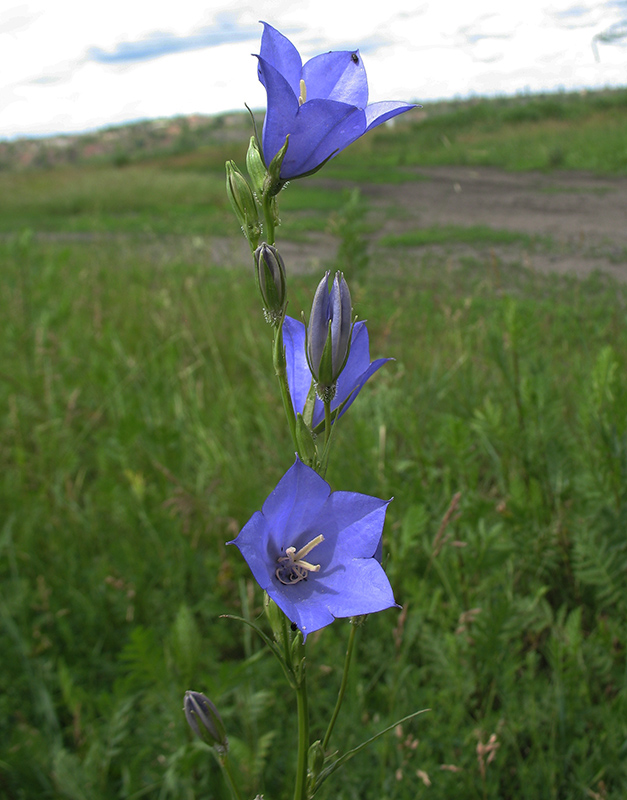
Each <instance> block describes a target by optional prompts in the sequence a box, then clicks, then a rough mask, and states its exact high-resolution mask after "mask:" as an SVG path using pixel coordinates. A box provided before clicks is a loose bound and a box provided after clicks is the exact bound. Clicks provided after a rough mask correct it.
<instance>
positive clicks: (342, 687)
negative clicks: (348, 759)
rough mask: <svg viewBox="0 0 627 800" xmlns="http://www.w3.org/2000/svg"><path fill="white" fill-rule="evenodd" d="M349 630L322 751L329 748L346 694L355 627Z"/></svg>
mask: <svg viewBox="0 0 627 800" xmlns="http://www.w3.org/2000/svg"><path fill="white" fill-rule="evenodd" d="M350 629H351V630H350V634H349V636H348V645H347V646H346V656H345V658H344V671H343V672H342V682H341V683H340V688H339V690H338V693H337V701H336V703H335V708H334V709H333V715H332V717H331V719H330V720H329V727H328V728H327V732H326V733H325V735H324V739H323V741H322V750H323V751H326V749H327V747H328V746H329V741H330V739H331V734H332V733H333V728H334V727H335V722H336V720H337V718H338V715H339V713H340V708H341V707H342V701H343V700H344V694H345V692H346V687H347V685H348V672H349V669H350V663H351V658H352V656H353V647H354V645H355V635H356V632H357V626H356V625H351V626H350Z"/></svg>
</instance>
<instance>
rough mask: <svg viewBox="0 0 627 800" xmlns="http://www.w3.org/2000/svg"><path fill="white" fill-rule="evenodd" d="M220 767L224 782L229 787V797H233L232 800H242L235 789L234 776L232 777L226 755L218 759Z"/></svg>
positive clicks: (229, 762)
mask: <svg viewBox="0 0 627 800" xmlns="http://www.w3.org/2000/svg"><path fill="white" fill-rule="evenodd" d="M220 766H221V767H222V772H223V774H224V777H225V779H226V782H227V783H228V785H229V789H230V790H231V795H232V796H233V800H242V796H241V794H240V792H239V789H238V788H237V783H236V782H235V776H234V775H233V768H232V766H231V761H230V759H229V757H228V755H225V756H223V757H222V758H220Z"/></svg>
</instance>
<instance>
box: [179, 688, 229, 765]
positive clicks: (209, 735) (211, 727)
mask: <svg viewBox="0 0 627 800" xmlns="http://www.w3.org/2000/svg"><path fill="white" fill-rule="evenodd" d="M184 709H185V716H186V718H187V722H188V723H189V726H190V728H191V729H192V730H193V731H194V733H195V734H196V736H198V737H199V738H200V739H202V740H203V742H205V744H208V745H209V746H210V747H214V748H215V749H216V750H217V751H218V753H219V754H220V755H225V754H226V752H227V750H228V749H229V742H228V739H227V738H226V729H225V727H224V723H223V722H222V718H221V717H220V715H219V714H218V710H217V708H216V707H215V706H214V705H213V703H212V702H211V700H209V699H208V698H207V697H205V695H204V694H201V693H200V692H185V703H184Z"/></svg>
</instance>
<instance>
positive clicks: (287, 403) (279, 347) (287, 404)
mask: <svg viewBox="0 0 627 800" xmlns="http://www.w3.org/2000/svg"><path fill="white" fill-rule="evenodd" d="M272 357H273V361H274V373H275V375H276V376H277V379H278V381H279V387H280V389H281V399H282V400H283V408H284V409H285V416H286V417H287V424H288V426H289V429H290V433H291V434H292V441H293V442H294V447H295V449H296V452H297V453H298V455H299V457H300V455H301V453H300V449H299V447H298V440H297V439H296V417H295V415H294V406H293V405H292V396H291V394H290V387H289V384H288V382H287V362H286V360H285V347H284V345H283V323H282V322H281V325H280V326H279V327H278V328H277V331H276V334H275V337H274V343H273V345H272Z"/></svg>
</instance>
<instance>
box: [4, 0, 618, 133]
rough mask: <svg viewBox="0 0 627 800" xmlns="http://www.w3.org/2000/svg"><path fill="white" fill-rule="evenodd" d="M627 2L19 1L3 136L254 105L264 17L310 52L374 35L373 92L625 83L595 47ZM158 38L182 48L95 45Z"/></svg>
mask: <svg viewBox="0 0 627 800" xmlns="http://www.w3.org/2000/svg"><path fill="white" fill-rule="evenodd" d="M624 11H625V5H624V4H622V5H621V4H620V3H612V2H609V3H605V4H601V5H599V4H596V3H580V4H576V3H574V2H572V1H570V0H552V1H551V0H527V2H526V3H524V4H522V5H521V4H518V5H507V6H504V5H503V4H501V3H498V2H497V0H476V1H475V2H473V3H472V4H468V5H467V6H460V5H459V3H458V2H457V0H439V2H436V0H423V2H422V3H421V4H420V5H418V6H414V7H413V10H411V11H407V5H406V3H404V2H401V0H387V1H386V2H385V3H382V4H377V5H376V6H372V4H369V5H368V7H367V8H366V7H361V8H360V9H359V11H358V13H355V5H354V4H352V3H351V4H345V3H338V2H337V0H317V2H316V3H313V2H311V1H310V0H296V2H294V0H262V2H260V3H257V4H256V5H255V7H254V9H253V7H252V6H250V5H248V4H246V3H243V2H242V0H234V2H232V3H231V4H226V3H222V2H221V0H220V2H218V0H213V2H212V0H209V3H207V0H202V1H201V0H183V2H179V3H178V4H158V3H152V2H148V0H109V1H108V2H107V3H106V4H102V5H96V6H94V5H92V4H86V3H85V2H84V0H81V2H78V0H32V1H31V2H23V3H16V4H14V5H12V6H10V7H9V8H7V9H5V10H4V11H2V12H1V13H0V136H15V135H18V134H30V133H32V134H39V135H42V134H46V133H54V132H59V131H78V130H84V129H88V128H94V127H99V126H102V125H108V124H115V123H120V122H124V121H126V120H129V119H133V118H135V119H137V118H145V117H153V116H170V115H175V114H183V113H192V112H196V111H198V112H203V113H214V112H216V113H217V112H221V111H225V110H230V109H233V108H243V104H244V102H247V103H248V104H249V105H251V106H254V107H262V106H263V105H264V102H265V95H264V92H263V89H262V87H261V86H260V85H259V83H258V82H257V78H256V69H255V62H254V59H252V58H250V57H249V54H250V53H252V52H255V51H257V48H258V46H259V38H258V37H259V36H260V34H261V26H260V25H258V20H259V19H264V20H266V21H267V22H270V23H271V24H273V25H275V26H276V27H278V28H279V29H280V30H282V31H284V32H285V33H286V35H288V36H289V38H291V39H292V41H294V43H295V45H296V46H297V47H298V48H299V50H300V51H301V53H302V55H303V58H304V59H307V58H310V57H311V56H313V55H315V54H316V53H318V52H322V51H325V50H330V49H337V48H344V47H359V46H360V44H362V43H363V45H364V46H363V53H364V61H365V63H366V68H367V70H368V80H369V85H370V93H371V99H372V100H385V99H399V100H414V99H418V100H429V99H435V98H439V97H453V96H465V95H468V94H495V93H513V92H516V91H519V90H522V89H525V88H528V89H530V90H533V91H536V90H550V89H554V88H558V87H565V88H569V87H573V88H579V87H581V86H590V87H593V86H604V85H625V82H626V81H625V72H624V62H625V58H624V56H625V52H624V50H623V49H622V48H620V47H616V46H610V45H605V46H603V45H600V46H599V53H600V61H595V58H594V51H593V47H592V40H593V37H594V35H595V34H598V33H601V32H602V31H604V30H607V29H608V28H609V26H610V25H612V24H614V23H616V22H618V21H619V20H620V19H621V12H623V13H624ZM330 20H332V25H331V24H330ZM229 24H230V25H231V26H235V27H236V29H237V30H236V31H235V32H233V28H232V27H231V28H229ZM242 30H243V31H244V35H246V34H247V33H248V31H252V32H253V38H251V39H250V41H248V40H245V39H244V40H242V39H240V40H239V41H235V42H232V43H227V44H216V45H215V46H210V47H203V48H202V49H187V50H186V49H184V48H185V47H187V46H195V43H196V44H198V45H199V47H200V44H202V42H199V39H198V37H200V36H205V37H206V36H207V34H208V33H209V34H211V36H213V34H214V32H215V33H216V36H217V38H218V39H219V38H220V37H226V38H227V39H228V38H229V31H230V34H231V37H232V38H236V39H237V38H238V36H239V35H240V33H241V31H242ZM256 31H257V32H258V33H255V32H256ZM157 36H161V41H162V42H163V43H165V44H164V47H165V49H168V47H167V44H168V41H169V42H170V43H174V45H175V46H181V47H182V48H183V50H182V51H181V52H171V53H170V54H168V55H163V56H161V57H154V58H150V59H148V60H130V61H128V62H126V63H125V62H123V61H119V62H117V63H98V62H96V61H94V60H93V54H94V52H97V51H95V50H94V49H93V48H97V49H98V50H99V51H100V52H101V53H104V54H115V53H116V52H117V53H119V52H121V51H123V50H124V48H127V49H128V50H130V51H133V49H134V51H135V54H137V49H138V48H143V49H145V50H148V49H150V48H151V47H152V48H153V49H155V48H157V49H158V46H159V40H158V38H156V37H157ZM151 37H152V38H151ZM176 37H180V38H176ZM190 37H191V38H190ZM194 37H196V39H195V40H194ZM138 43H139V44H138ZM142 43H143V44H142ZM170 49H173V48H172V47H171V48H170ZM174 49H175V48H174ZM90 53H91V55H90ZM153 55H154V54H153Z"/></svg>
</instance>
